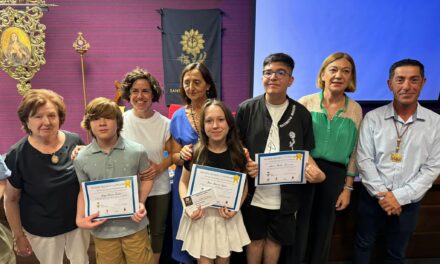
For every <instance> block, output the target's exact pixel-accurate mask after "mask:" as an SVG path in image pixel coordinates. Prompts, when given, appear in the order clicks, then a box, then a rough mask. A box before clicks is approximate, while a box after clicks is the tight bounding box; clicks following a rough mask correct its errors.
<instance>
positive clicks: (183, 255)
mask: <svg viewBox="0 0 440 264" xmlns="http://www.w3.org/2000/svg"><path fill="white" fill-rule="evenodd" d="M180 94H181V96H182V99H183V101H184V102H185V104H186V105H185V106H184V107H182V108H180V109H179V110H177V111H176V112H175V113H174V115H173V118H172V119H171V123H170V130H171V135H172V159H173V163H174V164H176V171H175V173H174V179H173V186H172V207H173V213H172V234H173V252H172V257H173V259H175V260H176V261H179V262H190V261H192V259H193V258H192V257H191V256H190V255H188V253H187V252H183V251H182V241H180V240H176V235H177V230H178V228H179V222H180V218H181V216H182V210H183V209H182V202H181V200H180V197H179V181H180V176H181V173H182V165H183V162H184V161H185V160H189V159H191V157H192V145H193V144H195V143H197V141H198V140H199V136H200V114H201V109H202V106H203V104H204V103H205V102H206V100H207V99H210V98H216V97H217V90H216V88H215V83H214V80H213V78H212V76H211V73H210V72H209V70H208V68H207V67H206V66H205V65H204V64H202V63H191V64H188V65H187V66H186V67H185V68H184V69H183V71H182V74H181V77H180Z"/></svg>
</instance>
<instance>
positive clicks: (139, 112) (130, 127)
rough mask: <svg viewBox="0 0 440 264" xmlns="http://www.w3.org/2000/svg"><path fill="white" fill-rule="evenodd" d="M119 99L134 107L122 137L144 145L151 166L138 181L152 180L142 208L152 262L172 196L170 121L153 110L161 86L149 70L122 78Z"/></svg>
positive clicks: (157, 256) (158, 249)
mask: <svg viewBox="0 0 440 264" xmlns="http://www.w3.org/2000/svg"><path fill="white" fill-rule="evenodd" d="M121 84H122V98H124V99H125V100H127V101H129V102H130V104H131V106H132V107H133V108H132V109H131V110H128V111H126V112H125V113H124V128H123V130H122V132H121V134H122V136H123V137H125V138H127V139H131V140H133V141H136V142H137V143H140V144H142V145H144V147H145V149H146V150H147V153H148V158H149V159H150V167H149V168H148V169H147V170H146V171H144V172H142V173H141V175H140V176H141V180H153V181H154V183H153V189H152V190H151V191H150V193H149V195H148V199H147V202H146V204H145V208H146V209H147V212H148V219H149V222H150V223H149V225H150V236H151V246H152V248H153V253H154V263H159V259H160V254H161V252H162V245H163V241H164V234H165V226H166V225H165V224H166V219H167V216H168V208H169V204H170V199H171V193H170V192H171V186H170V179H169V175H168V167H169V166H170V165H171V156H170V155H166V157H165V156H164V151H165V152H167V153H171V134H170V120H169V119H168V118H166V117H164V116H163V115H161V114H160V113H159V112H156V111H155V110H154V109H153V103H154V102H159V99H160V96H161V95H162V89H161V87H160V85H159V82H158V81H157V80H156V78H154V76H153V75H152V74H151V73H149V72H148V71H146V70H144V69H141V68H138V67H137V68H135V69H134V70H132V71H130V72H128V73H127V74H126V75H125V77H124V79H123V80H122V83H121Z"/></svg>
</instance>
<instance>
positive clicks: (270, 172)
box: [255, 150, 309, 186]
mask: <svg viewBox="0 0 440 264" xmlns="http://www.w3.org/2000/svg"><path fill="white" fill-rule="evenodd" d="M308 159H309V152H308V151H304V150H295V151H282V152H276V153H262V154H257V155H256V160H257V162H258V175H257V178H256V179H255V186H261V185H273V184H277V185H281V184H304V183H306V178H305V175H304V170H305V167H306V163H307V161H308Z"/></svg>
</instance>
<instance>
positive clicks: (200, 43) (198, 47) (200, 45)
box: [177, 28, 206, 65]
mask: <svg viewBox="0 0 440 264" xmlns="http://www.w3.org/2000/svg"><path fill="white" fill-rule="evenodd" d="M180 44H181V45H182V51H183V52H184V53H186V54H184V53H182V54H181V55H180V57H178V58H177V60H178V61H180V62H181V63H182V64H184V65H187V64H190V63H194V62H204V61H205V60H206V52H205V51H203V49H204V48H205V46H204V44H205V40H204V39H203V34H201V33H199V31H198V30H196V29H193V28H192V29H190V30H189V31H185V32H184V33H183V35H182V40H181V41H180Z"/></svg>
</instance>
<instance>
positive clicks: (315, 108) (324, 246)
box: [299, 52, 362, 264]
mask: <svg viewBox="0 0 440 264" xmlns="http://www.w3.org/2000/svg"><path fill="white" fill-rule="evenodd" d="M316 85H317V87H318V88H320V89H322V91H321V92H319V93H315V94H311V95H308V96H304V97H302V98H301V99H299V102H300V103H302V104H303V105H304V106H305V107H306V108H307V109H308V110H309V111H310V113H311V115H312V120H313V133H314V136H315V148H314V149H312V151H311V155H312V156H313V158H314V159H315V161H316V163H317V164H318V166H319V168H320V169H321V170H322V171H323V172H324V173H325V175H327V177H326V179H325V181H323V182H322V183H317V184H316V185H315V190H314V197H313V206H312V209H311V210H312V212H311V219H310V234H309V242H308V250H307V257H306V259H305V260H306V263H316V264H321V263H327V259H328V254H329V251H330V242H331V236H332V233H333V225H334V221H335V217H336V211H341V210H344V209H345V208H346V207H347V206H348V204H349V203H350V195H351V191H352V190H353V178H354V176H356V175H357V173H358V172H357V169H356V166H355V149H356V142H357V138H358V130H359V125H360V122H361V119H362V109H361V107H360V105H359V104H358V103H357V102H356V101H354V100H352V99H350V98H349V97H348V95H346V93H347V92H354V91H355V90H356V67H355V64H354V60H353V58H352V57H351V56H350V55H348V54H347V53H343V52H336V53H333V54H331V55H329V56H328V57H327V58H326V59H325V60H324V61H323V63H322V65H321V68H320V70H319V73H318V76H317V79H316Z"/></svg>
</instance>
